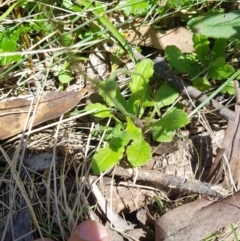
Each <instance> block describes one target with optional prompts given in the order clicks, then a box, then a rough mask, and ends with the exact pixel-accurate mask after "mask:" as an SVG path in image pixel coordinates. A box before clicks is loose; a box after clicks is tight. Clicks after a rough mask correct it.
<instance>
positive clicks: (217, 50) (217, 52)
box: [212, 38, 227, 58]
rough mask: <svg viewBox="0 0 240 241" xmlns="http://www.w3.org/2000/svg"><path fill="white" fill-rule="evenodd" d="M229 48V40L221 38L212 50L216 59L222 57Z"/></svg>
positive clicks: (216, 41)
mask: <svg viewBox="0 0 240 241" xmlns="http://www.w3.org/2000/svg"><path fill="white" fill-rule="evenodd" d="M226 46H227V39H223V38H219V39H216V40H215V42H214V46H213V48H212V53H213V54H214V57H215V58H217V57H221V56H222V55H223V53H224V51H225V48H226Z"/></svg>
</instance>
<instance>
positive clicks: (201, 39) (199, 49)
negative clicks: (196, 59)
mask: <svg viewBox="0 0 240 241" xmlns="http://www.w3.org/2000/svg"><path fill="white" fill-rule="evenodd" d="M193 43H194V44H193V46H194V48H195V50H196V53H197V54H198V55H199V56H200V57H201V58H204V57H205V55H206V54H207V52H208V51H209V43H210V42H209V41H208V38H207V37H206V36H204V35H201V34H198V33H195V34H193Z"/></svg>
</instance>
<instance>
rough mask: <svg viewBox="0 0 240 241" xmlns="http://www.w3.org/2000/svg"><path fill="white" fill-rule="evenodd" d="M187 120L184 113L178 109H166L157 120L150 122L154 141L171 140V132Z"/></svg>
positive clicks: (186, 122)
mask: <svg viewBox="0 0 240 241" xmlns="http://www.w3.org/2000/svg"><path fill="white" fill-rule="evenodd" d="M188 122H189V120H188V117H187V115H186V113H185V112H184V111H183V110H180V109H174V110H172V111H168V112H167V114H166V115H165V116H164V117H163V118H161V119H160V120H159V121H157V122H155V123H153V124H150V126H152V135H153V139H154V140H155V141H159V142H160V141H163V140H164V141H166V137H168V138H167V139H168V140H167V141H171V140H172V139H171V138H172V136H173V132H175V130H177V129H178V128H181V127H183V126H185V125H187V124H188Z"/></svg>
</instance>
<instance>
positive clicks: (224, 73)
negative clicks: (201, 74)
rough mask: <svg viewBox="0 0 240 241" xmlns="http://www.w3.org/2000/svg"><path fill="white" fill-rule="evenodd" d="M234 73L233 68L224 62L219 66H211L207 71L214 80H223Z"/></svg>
mask: <svg viewBox="0 0 240 241" xmlns="http://www.w3.org/2000/svg"><path fill="white" fill-rule="evenodd" d="M233 73H234V68H233V67H232V66H231V65H229V64H224V65H223V66H221V67H213V68H211V69H210V71H209V76H210V77H211V78H213V79H216V80H223V79H226V78H227V77H229V76H230V75H231V74H233Z"/></svg>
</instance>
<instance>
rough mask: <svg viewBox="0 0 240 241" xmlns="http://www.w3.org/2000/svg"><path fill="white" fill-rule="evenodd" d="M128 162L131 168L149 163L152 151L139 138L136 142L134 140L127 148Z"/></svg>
mask: <svg viewBox="0 0 240 241" xmlns="http://www.w3.org/2000/svg"><path fill="white" fill-rule="evenodd" d="M126 153H127V157H128V161H129V162H130V163H131V165H132V166H134V167H137V166H142V165H144V164H146V163H147V162H149V161H150V159H151V157H152V151H151V147H150V146H149V144H148V143H147V142H146V141H145V140H144V139H143V137H141V138H140V139H138V140H134V141H133V142H132V143H131V145H129V146H128V147H127V151H126Z"/></svg>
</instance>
